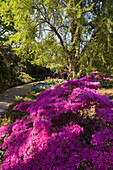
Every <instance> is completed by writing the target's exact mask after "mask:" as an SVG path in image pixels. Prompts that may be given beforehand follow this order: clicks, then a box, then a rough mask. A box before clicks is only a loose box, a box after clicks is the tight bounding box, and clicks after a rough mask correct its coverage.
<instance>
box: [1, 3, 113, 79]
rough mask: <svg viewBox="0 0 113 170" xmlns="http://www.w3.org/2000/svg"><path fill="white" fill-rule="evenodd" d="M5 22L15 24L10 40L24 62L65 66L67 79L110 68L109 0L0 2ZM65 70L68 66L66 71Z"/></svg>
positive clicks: (112, 28) (112, 26)
mask: <svg viewBox="0 0 113 170" xmlns="http://www.w3.org/2000/svg"><path fill="white" fill-rule="evenodd" d="M0 2H1V7H0V16H1V18H2V19H1V20H2V22H3V23H4V24H6V25H7V26H10V25H11V23H13V25H14V29H15V30H16V31H15V32H11V33H9V34H8V35H7V36H8V37H9V43H10V44H12V46H13V47H16V54H18V55H19V56H21V58H22V60H23V61H24V62H26V61H30V62H31V64H35V65H41V66H43V67H46V66H47V67H50V68H53V69H54V68H55V69H57V70H60V69H61V70H63V69H66V71H69V78H72V75H71V73H72V72H73V78H74V76H75V75H81V74H84V72H91V71H92V69H93V68H94V69H96V70H98V71H101V72H106V71H107V72H109V71H110V70H111V67H112V64H113V61H111V60H112V51H113V45H112V43H113V38H112V31H113V16H112V15H111V11H112V10H113V4H112V2H111V0H107V1H105V0H104V1H103V0H100V1H98V0H88V1H86V0H77V1H73V0H69V1H67V0H63V1H62V0H61V1H59V0H53V1H50V0H45V1H43V0H37V1H34V0H28V1H26V0H22V1H21V0H13V1H12V0H7V1H2V0H1V1H0ZM63 71H64V70H63Z"/></svg>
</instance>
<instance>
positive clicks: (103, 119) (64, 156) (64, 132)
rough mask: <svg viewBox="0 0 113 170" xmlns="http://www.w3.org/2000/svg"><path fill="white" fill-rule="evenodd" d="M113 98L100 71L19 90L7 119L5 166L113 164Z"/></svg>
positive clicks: (0, 131)
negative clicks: (98, 74)
mask: <svg viewBox="0 0 113 170" xmlns="http://www.w3.org/2000/svg"><path fill="white" fill-rule="evenodd" d="M49 81H52V80H49ZM45 83H46V86H44V84H45ZM47 84H49V85H50V87H51V88H48V86H47ZM55 84H56V85H55ZM106 84H107V82H106ZM40 91H41V93H40ZM108 96H109V97H108ZM112 100H113V88H108V89H106V88H100V83H98V82H95V77H94V76H89V77H84V78H82V79H78V80H72V81H63V83H62V82H61V81H56V83H53V82H49V83H48V82H42V86H41V84H40V85H39V84H38V86H37V87H34V88H33V89H32V91H31V92H30V93H29V94H26V95H24V96H21V97H19V96H16V98H15V100H14V101H13V102H12V105H11V106H10V107H9V108H8V109H7V111H6V112H5V113H4V114H3V115H2V119H1V128H0V140H1V150H0V153H1V164H2V166H1V168H2V169H3V170H5V169H14V167H16V169H20V170H22V169H26V170H27V169H33V170H35V169H36V170H38V169H45V170H46V169H47V170H50V169H51V170H52V169H55V170H56V169H58V170H60V169H61V170H63V169H69V170H70V169H73V170H74V169H78V170H82V169H87V170H88V169H96V170H101V169H106V170H107V169H113V101H112Z"/></svg>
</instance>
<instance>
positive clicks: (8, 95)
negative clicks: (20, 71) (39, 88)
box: [0, 82, 37, 115]
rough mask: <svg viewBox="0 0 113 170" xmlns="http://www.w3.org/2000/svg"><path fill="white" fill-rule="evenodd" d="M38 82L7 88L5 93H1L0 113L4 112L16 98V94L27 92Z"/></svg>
mask: <svg viewBox="0 0 113 170" xmlns="http://www.w3.org/2000/svg"><path fill="white" fill-rule="evenodd" d="M36 84H37V82H33V83H29V84H24V85H21V86H16V87H13V88H10V89H8V90H6V91H5V92H3V93H0V115H1V113H3V112H4V111H5V110H6V109H7V108H8V107H9V105H10V104H11V102H12V100H14V98H15V96H20V95H23V94H26V93H28V92H29V91H30V89H31V88H32V87H33V85H36Z"/></svg>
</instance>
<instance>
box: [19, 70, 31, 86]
mask: <svg viewBox="0 0 113 170" xmlns="http://www.w3.org/2000/svg"><path fill="white" fill-rule="evenodd" d="M19 80H21V81H22V82H24V83H29V82H32V80H33V78H32V77H31V76H30V75H29V74H26V73H25V72H21V74H20V75H19Z"/></svg>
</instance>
